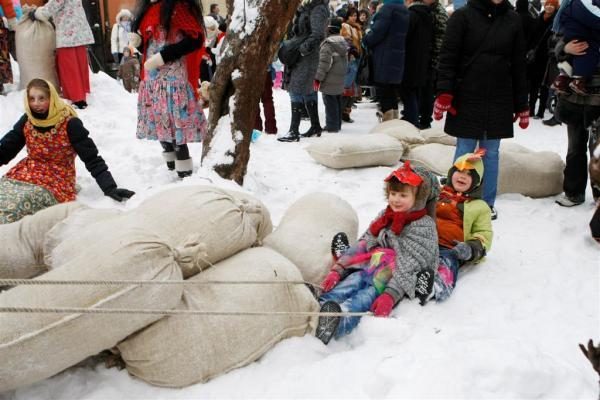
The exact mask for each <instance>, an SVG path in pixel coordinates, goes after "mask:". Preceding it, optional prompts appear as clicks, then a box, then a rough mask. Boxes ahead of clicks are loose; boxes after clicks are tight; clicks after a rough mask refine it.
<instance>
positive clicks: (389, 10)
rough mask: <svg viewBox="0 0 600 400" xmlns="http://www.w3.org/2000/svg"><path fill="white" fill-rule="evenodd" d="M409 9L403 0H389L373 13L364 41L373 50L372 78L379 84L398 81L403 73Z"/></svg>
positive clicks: (396, 82) (399, 81)
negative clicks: (369, 28)
mask: <svg viewBox="0 0 600 400" xmlns="http://www.w3.org/2000/svg"><path fill="white" fill-rule="evenodd" d="M408 19H409V17H408V10H407V9H406V7H404V5H403V4H402V1H399V0H392V1H389V2H386V3H385V4H384V5H383V6H382V7H381V8H380V9H379V11H378V12H377V13H376V14H375V16H374V17H373V20H372V21H371V30H370V31H369V32H368V33H367V34H366V35H365V37H364V38H363V44H364V45H365V46H366V47H367V48H368V49H369V50H370V51H371V57H372V61H373V69H374V71H373V80H374V82H376V83H377V84H383V85H385V84H399V83H401V82H402V78H403V77H404V60H405V49H406V47H405V44H406V33H407V31H408Z"/></svg>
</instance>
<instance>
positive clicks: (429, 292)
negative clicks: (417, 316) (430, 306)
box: [415, 268, 435, 306]
mask: <svg viewBox="0 0 600 400" xmlns="http://www.w3.org/2000/svg"><path fill="white" fill-rule="evenodd" d="M434 275H435V272H434V271H433V270H432V269H431V268H427V269H424V270H422V271H420V272H419V273H418V274H417V284H416V286H415V296H417V298H418V299H419V303H420V304H421V305H422V306H424V305H425V304H427V302H428V301H429V300H431V299H432V298H433V295H434V292H433V278H434Z"/></svg>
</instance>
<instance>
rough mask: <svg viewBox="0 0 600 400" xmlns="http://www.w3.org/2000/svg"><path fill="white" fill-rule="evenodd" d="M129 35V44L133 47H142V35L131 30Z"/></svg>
mask: <svg viewBox="0 0 600 400" xmlns="http://www.w3.org/2000/svg"><path fill="white" fill-rule="evenodd" d="M127 36H128V37H129V45H130V46H133V47H140V44H142V37H141V36H140V35H138V34H137V33H135V32H129V34H128V35H127Z"/></svg>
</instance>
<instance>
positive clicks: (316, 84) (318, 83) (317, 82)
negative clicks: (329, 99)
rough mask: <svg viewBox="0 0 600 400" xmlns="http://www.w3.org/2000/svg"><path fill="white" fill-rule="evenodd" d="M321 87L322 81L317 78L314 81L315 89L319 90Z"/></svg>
mask: <svg viewBox="0 0 600 400" xmlns="http://www.w3.org/2000/svg"><path fill="white" fill-rule="evenodd" d="M320 88H321V81H318V80H316V79H315V80H314V82H313V90H314V91H315V92H318V91H319V89H320Z"/></svg>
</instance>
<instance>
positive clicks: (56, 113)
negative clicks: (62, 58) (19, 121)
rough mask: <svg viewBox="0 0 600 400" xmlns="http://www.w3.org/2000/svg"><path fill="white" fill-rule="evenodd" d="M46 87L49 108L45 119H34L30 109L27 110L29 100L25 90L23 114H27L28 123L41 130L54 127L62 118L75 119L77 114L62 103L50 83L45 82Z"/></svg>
mask: <svg viewBox="0 0 600 400" xmlns="http://www.w3.org/2000/svg"><path fill="white" fill-rule="evenodd" d="M46 83H47V84H48V87H49V88H50V106H49V107H48V116H47V117H46V118H36V116H34V114H33V112H32V111H31V108H29V100H28V99H27V90H25V114H27V118H28V119H29V122H31V123H32V124H33V125H34V126H37V127H41V128H48V127H50V126H55V125H56V124H58V123H59V122H60V121H62V119H63V118H67V117H77V113H76V112H75V110H74V109H73V107H71V106H70V105H68V104H67V103H65V102H64V101H63V99H61V98H60V96H59V95H58V92H57V91H56V89H55V88H54V85H52V84H51V83H50V82H48V81H46Z"/></svg>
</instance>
